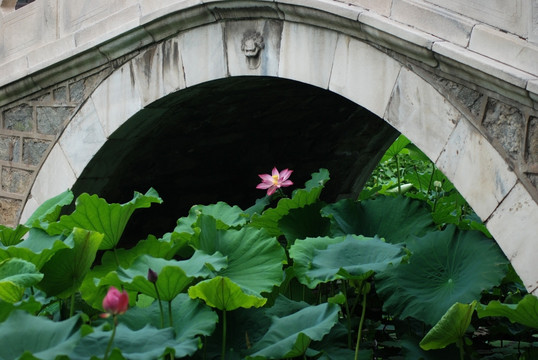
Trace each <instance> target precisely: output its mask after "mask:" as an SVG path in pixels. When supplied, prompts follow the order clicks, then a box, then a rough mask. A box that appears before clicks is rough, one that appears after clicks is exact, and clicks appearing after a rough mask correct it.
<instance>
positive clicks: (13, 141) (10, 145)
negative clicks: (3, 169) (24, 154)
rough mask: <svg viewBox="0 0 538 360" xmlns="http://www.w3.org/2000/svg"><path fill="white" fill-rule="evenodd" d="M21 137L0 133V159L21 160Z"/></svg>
mask: <svg viewBox="0 0 538 360" xmlns="http://www.w3.org/2000/svg"><path fill="white" fill-rule="evenodd" d="M20 143H21V139H20V137H18V136H3V135H0V160H4V161H10V162H11V161H13V162H20V161H21V145H20Z"/></svg>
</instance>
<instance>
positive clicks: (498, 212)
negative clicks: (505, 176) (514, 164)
mask: <svg viewBox="0 0 538 360" xmlns="http://www.w3.org/2000/svg"><path fill="white" fill-rule="evenodd" d="M486 226H487V227H488V229H489V231H490V232H491V234H492V235H493V236H494V237H495V238H496V239H504V241H501V242H499V246H500V247H501V249H502V250H503V252H504V253H505V255H506V257H507V258H508V259H509V260H510V262H511V263H512V265H513V266H514V269H515V270H516V272H517V273H518V275H519V276H520V277H521V280H523V282H524V284H525V287H526V288H527V290H528V291H529V292H534V293H535V295H538V294H537V293H536V291H537V289H538V271H537V266H536V259H537V258H538V237H537V236H536V234H538V204H536V202H535V201H534V200H533V199H532V197H531V196H530V195H529V193H528V192H527V191H526V189H525V188H524V187H523V185H521V184H520V183H517V184H516V185H515V186H514V188H513V189H511V191H510V193H509V194H508V195H507V196H506V198H505V199H504V200H503V201H502V202H501V203H500V204H499V207H498V208H496V209H495V211H494V212H493V214H492V215H491V218H490V219H489V220H488V221H487V223H486Z"/></svg>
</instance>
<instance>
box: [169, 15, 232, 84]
mask: <svg viewBox="0 0 538 360" xmlns="http://www.w3.org/2000/svg"><path fill="white" fill-rule="evenodd" d="M223 38H224V35H223V29H222V24H213V25H207V26H204V27H199V28H195V29H192V30H189V31H187V32H185V33H183V34H181V35H180V37H179V48H180V56H181V59H182V60H183V69H184V72H185V83H186V86H192V85H196V84H200V83H202V82H206V81H210V80H215V79H221V78H224V77H226V76H228V69H227V64H226V53H225V50H224V44H223V41H222V39H223ZM199 39H204V40H205V41H203V42H200V41H199Z"/></svg>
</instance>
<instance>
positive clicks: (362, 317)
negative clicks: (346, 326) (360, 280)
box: [355, 292, 366, 360]
mask: <svg viewBox="0 0 538 360" xmlns="http://www.w3.org/2000/svg"><path fill="white" fill-rule="evenodd" d="M365 314H366V292H364V295H363V298H362V313H361V322H360V323H359V333H358V334H357V345H356V346H355V360H358V358H359V344H360V342H361V334H362V324H363V323H364V315H365Z"/></svg>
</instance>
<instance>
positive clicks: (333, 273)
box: [305, 235, 405, 288]
mask: <svg viewBox="0 0 538 360" xmlns="http://www.w3.org/2000/svg"><path fill="white" fill-rule="evenodd" d="M312 255H313V256H312V258H311V259H309V262H308V263H309V266H308V270H307V271H306V273H305V276H306V277H307V278H308V279H309V280H310V282H309V286H310V287H311V288H312V287H313V286H315V285H317V284H319V283H320V282H323V283H324V282H329V281H334V280H337V279H343V278H346V277H348V276H351V277H357V276H361V275H364V274H367V275H370V274H371V273H373V272H376V273H379V272H382V271H384V270H385V269H386V268H387V267H388V266H389V265H390V264H398V263H400V261H401V260H402V258H403V257H404V255H405V252H404V250H403V248H402V247H401V246H399V245H393V244H388V243H386V242H384V241H382V240H381V239H380V238H378V237H375V238H366V237H363V236H359V237H355V236H352V235H348V236H346V238H345V240H344V241H342V242H338V243H335V244H330V245H329V246H327V248H326V249H314V251H313V254H312Z"/></svg>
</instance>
